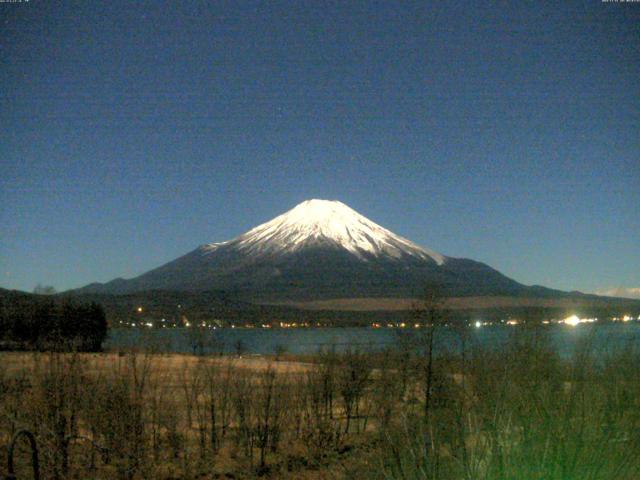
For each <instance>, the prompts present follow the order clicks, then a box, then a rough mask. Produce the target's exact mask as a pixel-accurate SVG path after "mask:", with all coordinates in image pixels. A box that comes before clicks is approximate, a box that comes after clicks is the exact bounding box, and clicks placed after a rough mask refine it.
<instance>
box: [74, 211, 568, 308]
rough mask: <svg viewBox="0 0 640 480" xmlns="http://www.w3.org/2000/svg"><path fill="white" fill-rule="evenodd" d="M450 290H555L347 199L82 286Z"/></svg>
mask: <svg viewBox="0 0 640 480" xmlns="http://www.w3.org/2000/svg"><path fill="white" fill-rule="evenodd" d="M428 285H429V286H436V287H437V288H438V289H439V290H440V291H441V292H442V295H444V296H484V295H508V296H527V295H530V296H536V297H541V296H549V295H568V293H567V292H561V291H558V290H552V289H547V288H545V287H538V286H532V287H528V286H526V285H523V284H521V283H519V282H517V281H515V280H513V279H511V278H509V277H507V276H505V275H503V274H502V273H500V272H499V271H497V270H495V269H494V268H492V267H490V266H488V265H486V264H484V263H482V262H477V261H475V260H471V259H465V258H454V257H448V256H445V255H442V254H440V253H437V252H435V251H432V250H430V249H428V248H425V247H422V246H419V245H417V244H415V243H413V242H412V241H410V240H408V239H406V238H404V237H401V236H399V235H397V234H395V233H393V232H391V231H389V230H387V229H385V228H384V227H381V226H380V225H378V224H376V223H375V222H373V221H371V220H369V219H368V218H366V217H364V216H362V215H360V214H359V213H357V212H356V211H355V210H353V209H351V208H350V207H348V206H347V205H345V204H343V203H342V202H339V201H328V200H318V199H312V200H307V201H305V202H302V203H300V204H298V205H296V206H295V207H294V208H292V209H290V210H288V211H287V212H285V213H283V214H282V215H279V216H277V217H275V218H273V219H272V220H269V221H267V222H265V223H263V224H260V225H258V226H256V227H254V228H252V229H250V230H249V231H247V232H246V233H244V234H241V235H239V236H237V237H235V238H233V239H231V240H227V241H224V242H217V243H210V244H204V245H201V246H199V247H197V248H196V249H195V250H193V251H191V252H189V253H187V254H185V255H183V256H181V257H178V258H177V259H175V260H172V261H170V262H168V263H166V264H164V265H161V266H159V267H157V268H155V269H152V270H150V271H148V272H145V273H143V274H142V275H139V276H137V277H135V278H132V279H128V280H127V279H122V278H117V279H114V280H112V281H110V282H107V283H104V284H100V283H92V284H89V285H87V286H85V287H83V288H80V289H77V290H75V292H77V293H107V294H127V293H134V292H138V291H145V290H178V291H180V290H182V291H208V290H222V291H226V292H228V293H229V294H231V295H235V296H237V297H238V298H242V299H246V300H249V301H256V302H264V301H274V300H281V301H310V300H323V299H330V298H344V297H398V298H399V297H416V296H420V295H421V294H422V292H423V291H424V289H425V287H426V286H428Z"/></svg>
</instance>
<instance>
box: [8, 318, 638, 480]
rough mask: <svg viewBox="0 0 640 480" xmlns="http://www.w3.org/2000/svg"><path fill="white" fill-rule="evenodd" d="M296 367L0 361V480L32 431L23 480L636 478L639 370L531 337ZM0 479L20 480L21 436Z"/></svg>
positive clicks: (66, 357)
mask: <svg viewBox="0 0 640 480" xmlns="http://www.w3.org/2000/svg"><path fill="white" fill-rule="evenodd" d="M437 335H438V332H437V330H433V329H432V330H430V329H425V330H424V331H422V332H420V333H419V334H416V336H415V337H414V338H413V339H411V340H410V341H407V340H405V342H406V343H403V344H399V345H398V346H397V348H394V349H393V350H389V351H387V352H382V353H377V354H367V353H360V352H355V351H350V352H344V353H342V354H335V353H324V354H318V355H317V356H315V357H314V358H305V359H300V358H291V357H290V358H286V359H275V358H269V357H244V358H238V357H231V356H229V357H197V356H186V355H160V354H140V353H137V354H134V353H120V354H72V353H64V354H56V353H2V354H0V365H1V366H0V477H1V476H2V475H6V474H7V456H8V452H9V448H10V443H11V441H12V438H14V436H15V434H16V432H18V431H20V430H22V429H26V430H28V431H30V432H32V433H33V434H34V435H35V437H36V439H37V445H38V453H39V466H40V471H41V478H56V479H63V478H79V479H84V478H105V479H111V478H113V479H134V478H150V479H178V478H181V479H190V478H199V479H213V478H228V479H230V478H237V479H240V478H257V477H263V478H285V479H325V478H335V479H350V478H362V479H378V478H379V479H418V478H423V479H467V480H472V479H473V480H476V479H505V480H506V479H545V480H547V479H558V480H560V479H562V480H567V479H636V478H640V455H639V454H640V408H639V407H640V355H638V353H637V352H636V351H635V349H634V348H633V346H629V348H627V349H625V350H624V351H619V352H617V353H616V354H614V355H610V356H608V357H606V358H602V357H599V358H595V357H594V356H593V355H592V354H591V353H590V350H589V345H588V341H587V342H586V343H585V344H584V345H582V346H581V347H580V348H579V349H578V350H577V351H576V353H575V355H574V357H573V358H572V359H570V360H561V359H560V358H559V357H558V356H557V355H556V354H555V353H554V352H553V351H552V350H550V349H549V348H548V343H547V341H546V338H545V333H544V331H543V330H535V331H521V332H520V333H518V334H515V335H514V338H513V340H512V342H511V344H510V345H509V346H508V347H507V348H505V349H504V351H502V352H497V353H496V352H493V353H489V352H486V351H482V350H479V349H476V348H474V347H473V346H471V345H468V344H466V343H465V341H464V339H465V332H464V331H463V330H461V331H460V335H461V338H462V340H463V341H462V342H461V344H462V347H461V348H460V350H459V351H452V352H450V353H449V354H448V355H444V356H439V357H437V358H435V357H433V356H431V355H430V345H431V340H432V339H433V337H435V336H437ZM16 445H17V447H16V452H15V464H16V473H17V478H19V479H22V478H32V474H31V471H30V468H31V465H30V464H31V456H30V455H31V454H30V453H29V449H28V447H27V443H26V441H25V438H22V437H21V438H20V439H19V441H18V442H17V444H16Z"/></svg>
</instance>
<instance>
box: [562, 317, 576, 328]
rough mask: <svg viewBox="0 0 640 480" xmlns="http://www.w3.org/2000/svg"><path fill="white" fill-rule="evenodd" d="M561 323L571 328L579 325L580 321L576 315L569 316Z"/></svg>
mask: <svg viewBox="0 0 640 480" xmlns="http://www.w3.org/2000/svg"><path fill="white" fill-rule="evenodd" d="M562 322H563V323H565V324H567V325H571V326H572V327H575V326H576V325H578V324H579V323H580V319H579V318H578V316H577V315H571V316H570V317H567V318H565V319H564V320H563V321H562Z"/></svg>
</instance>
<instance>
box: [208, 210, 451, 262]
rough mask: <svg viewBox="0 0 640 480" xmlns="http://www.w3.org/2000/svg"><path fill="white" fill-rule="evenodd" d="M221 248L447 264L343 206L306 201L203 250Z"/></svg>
mask: <svg viewBox="0 0 640 480" xmlns="http://www.w3.org/2000/svg"><path fill="white" fill-rule="evenodd" d="M222 245H228V246H234V247H236V248H238V249H240V250H243V251H245V252H246V253H248V254H250V255H257V256H260V255H264V254H268V255H274V254H286V253H288V252H295V251H298V250H300V249H302V248H304V247H309V246H318V245H320V246H326V245H328V246H334V247H341V248H344V249H345V250H347V251H349V252H350V253H352V254H354V255H356V256H357V257H359V258H361V259H363V260H366V259H367V258H368V257H369V256H375V257H378V256H388V257H392V258H401V257H403V256H406V255H409V256H412V257H417V258H421V259H431V260H433V261H435V262H436V263H437V264H438V265H442V264H443V263H444V260H445V257H444V256H443V255H440V254H439V253H436V252H433V251H431V250H427V249H425V248H422V247H420V246H418V245H416V244H415V243H413V242H411V241H409V240H407V239H406V238H403V237H401V236H399V235H396V234H394V233H392V232H390V231H389V230H387V229H386V228H383V227H381V226H380V225H378V224H376V223H374V222H372V221H371V220H369V219H368V218H366V217H364V216H362V215H360V214H359V213H358V212H356V211H355V210H353V209H351V208H349V207H348V206H347V205H345V204H344V203H342V202H339V201H330V200H318V199H313V200H307V201H304V202H302V203H300V204H298V205H296V206H295V207H294V208H292V209H291V210H289V211H288V212H285V213H283V214H282V215H280V216H278V217H276V218H274V219H273V220H271V221H269V222H266V223H263V224H262V225H259V226H257V227H255V228H253V229H251V230H249V231H248V232H247V233H245V234H243V235H240V236H239V237H237V238H235V239H233V240H230V241H228V242H223V243H213V244H209V245H207V246H205V247H204V249H205V250H207V251H215V250H217V249H218V248H219V247H220V246H222Z"/></svg>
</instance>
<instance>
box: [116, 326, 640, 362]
mask: <svg viewBox="0 0 640 480" xmlns="http://www.w3.org/2000/svg"><path fill="white" fill-rule="evenodd" d="M420 334H421V332H420V330H412V329H406V330H402V329H391V328H364V327H360V328H357V327H348V328H298V329H260V328H255V329H241V328H236V329H222V330H220V329H219V330H205V331H204V335H195V334H194V333H193V331H191V330H190V329H183V328H178V329H157V330H156V329H115V330H112V331H111V332H110V334H109V338H108V340H107V342H106V344H105V347H106V348H107V349H110V350H118V349H130V348H135V349H139V350H156V351H162V352H176V353H196V352H198V351H204V352H205V353H210V352H215V351H220V350H224V351H225V352H227V353H230V352H234V351H236V350H237V349H241V351H242V352H243V353H249V354H261V355H269V354H274V353H276V352H277V351H278V350H280V351H286V352H289V353H293V354H313V353H317V352H318V351H319V350H321V349H336V350H338V351H340V350H345V349H348V348H354V349H358V350H367V351H371V350H380V349H384V348H391V347H393V346H394V345H398V343H399V342H400V341H402V339H405V340H406V339H410V338H411V337H412V336H414V337H415V335H420ZM534 335H537V336H539V337H540V336H541V337H542V338H546V339H547V341H548V342H549V344H550V345H551V346H552V348H554V349H555V350H556V351H558V353H559V354H560V355H562V356H569V355H571V354H572V353H573V351H574V350H575V348H576V347H577V346H580V345H581V346H585V345H589V346H590V348H591V349H592V351H593V352H594V353H599V354H605V353H612V352H615V351H620V350H622V349H624V348H628V347H637V346H640V324H638V323H625V324H620V323H617V324H600V325H594V324H581V325H578V326H570V325H549V326H541V327H539V328H535V329H530V328H525V327H513V326H503V325H494V326H483V327H482V328H474V327H469V328H467V329H464V337H465V342H466V345H467V346H468V347H469V348H474V347H480V348H488V349H497V350H499V349H503V348H507V347H508V346H509V345H514V344H516V342H518V341H522V340H523V338H524V337H526V336H529V337H531V336H534ZM436 338H437V349H438V351H441V352H442V351H447V350H453V351H455V350H457V349H459V346H460V342H461V335H460V333H459V332H458V331H456V330H454V329H452V328H442V329H441V330H439V331H438V333H437V337H436Z"/></svg>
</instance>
